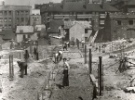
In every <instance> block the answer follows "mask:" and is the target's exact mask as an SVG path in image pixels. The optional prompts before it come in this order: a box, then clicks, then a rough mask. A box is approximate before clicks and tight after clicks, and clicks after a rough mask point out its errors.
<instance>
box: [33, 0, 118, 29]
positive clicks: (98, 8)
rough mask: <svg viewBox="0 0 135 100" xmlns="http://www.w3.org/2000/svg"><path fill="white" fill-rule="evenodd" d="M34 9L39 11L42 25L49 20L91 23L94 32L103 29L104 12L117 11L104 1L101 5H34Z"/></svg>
mask: <svg viewBox="0 0 135 100" xmlns="http://www.w3.org/2000/svg"><path fill="white" fill-rule="evenodd" d="M84 1H87V0H84ZM35 8H36V9H40V11H41V16H42V23H47V22H48V21H49V20H51V19H64V20H81V21H93V23H94V24H93V28H94V30H98V29H100V28H103V27H104V19H105V16H106V12H111V13H113V12H118V11H119V10H117V9H116V8H114V7H112V6H110V5H109V4H108V3H105V2H104V0H102V3H101V4H90V3H87V2H64V1H63V2H62V3H48V4H43V5H35Z"/></svg>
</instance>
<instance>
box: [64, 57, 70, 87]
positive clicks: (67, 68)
mask: <svg viewBox="0 0 135 100" xmlns="http://www.w3.org/2000/svg"><path fill="white" fill-rule="evenodd" d="M63 63H64V64H63V68H64V70H63V75H64V77H63V86H64V87H65V86H69V77H68V76H69V74H68V70H69V69H70V67H69V64H68V63H67V59H66V58H63Z"/></svg>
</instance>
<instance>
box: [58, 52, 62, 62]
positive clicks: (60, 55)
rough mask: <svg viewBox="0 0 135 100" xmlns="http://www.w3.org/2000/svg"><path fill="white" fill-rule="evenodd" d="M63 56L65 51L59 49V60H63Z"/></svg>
mask: <svg viewBox="0 0 135 100" xmlns="http://www.w3.org/2000/svg"><path fill="white" fill-rule="evenodd" d="M62 58H63V52H62V51H59V52H58V61H61V60H62Z"/></svg>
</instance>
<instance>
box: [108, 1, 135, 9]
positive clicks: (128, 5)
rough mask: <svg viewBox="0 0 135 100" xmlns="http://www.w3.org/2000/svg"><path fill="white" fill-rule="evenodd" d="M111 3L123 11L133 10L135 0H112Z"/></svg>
mask: <svg viewBox="0 0 135 100" xmlns="http://www.w3.org/2000/svg"><path fill="white" fill-rule="evenodd" d="M111 4H112V5H113V6H115V7H117V8H118V9H119V10H121V11H123V12H135V0H112V1H111Z"/></svg>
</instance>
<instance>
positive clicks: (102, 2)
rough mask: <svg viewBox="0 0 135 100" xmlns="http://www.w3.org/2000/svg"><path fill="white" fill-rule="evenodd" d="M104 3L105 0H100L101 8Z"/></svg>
mask: <svg viewBox="0 0 135 100" xmlns="http://www.w3.org/2000/svg"><path fill="white" fill-rule="evenodd" d="M104 3H105V0H102V1H101V8H103V7H104Z"/></svg>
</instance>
